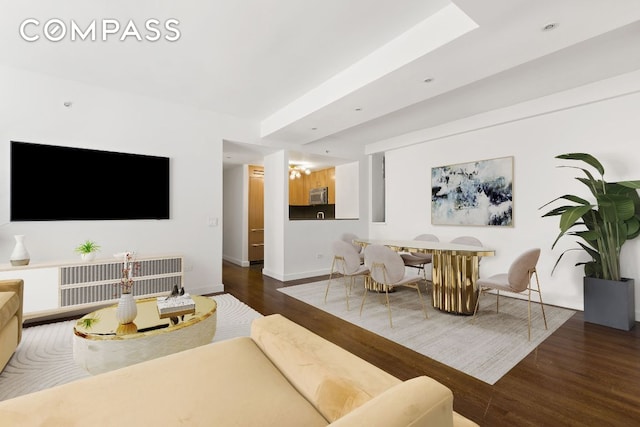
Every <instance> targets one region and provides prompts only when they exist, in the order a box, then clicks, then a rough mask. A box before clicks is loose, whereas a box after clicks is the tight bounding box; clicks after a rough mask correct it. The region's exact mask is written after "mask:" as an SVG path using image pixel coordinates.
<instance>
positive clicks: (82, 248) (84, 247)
mask: <svg viewBox="0 0 640 427" xmlns="http://www.w3.org/2000/svg"><path fill="white" fill-rule="evenodd" d="M99 250H100V246H98V244H97V243H96V242H94V241H93V240H86V241H85V242H84V243H82V244H81V245H79V246H78V247H77V248H76V249H75V251H76V252H77V253H79V254H80V258H82V260H83V261H86V262H89V261H93V260H94V259H95V257H96V252H98V251H99Z"/></svg>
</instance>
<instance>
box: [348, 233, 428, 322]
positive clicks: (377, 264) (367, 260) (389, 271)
mask: <svg viewBox="0 0 640 427" xmlns="http://www.w3.org/2000/svg"><path fill="white" fill-rule="evenodd" d="M364 264H365V265H366V266H367V267H368V268H369V270H370V273H369V274H370V276H371V279H372V280H373V281H375V282H376V283H378V284H379V285H381V286H382V290H383V291H384V294H385V297H386V305H387V309H388V312H389V325H390V326H391V327H392V328H393V320H392V319H391V304H390V302H389V292H390V291H393V290H394V288H395V287H397V286H405V287H408V288H413V289H415V290H416V291H418V299H419V300H420V303H421V304H422V311H423V312H424V317H425V318H427V319H428V318H429V315H428V314H427V307H426V305H425V303H424V300H423V299H422V293H421V292H420V287H419V286H418V283H419V281H420V280H421V279H420V276H414V275H407V274H406V272H405V268H404V262H403V261H402V258H401V257H400V254H398V253H397V252H394V251H393V250H391V249H389V248H388V247H386V246H383V245H369V246H367V247H366V248H364ZM367 293H368V291H367V289H366V288H365V292H364V295H363V297H362V304H360V315H361V316H362V309H363V308H364V303H365V300H366V298H367Z"/></svg>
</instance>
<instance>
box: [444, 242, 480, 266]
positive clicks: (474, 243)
mask: <svg viewBox="0 0 640 427" xmlns="http://www.w3.org/2000/svg"><path fill="white" fill-rule="evenodd" d="M449 243H455V244H458V245H467V246H478V247H482V242H481V241H480V240H479V239H478V238H476V237H473V236H458V237H456V238H455V239H453V240H451V242H449ZM480 261H482V257H481V256H479V257H478V262H480Z"/></svg>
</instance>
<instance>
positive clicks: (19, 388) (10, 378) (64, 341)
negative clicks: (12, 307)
mask: <svg viewBox="0 0 640 427" xmlns="http://www.w3.org/2000/svg"><path fill="white" fill-rule="evenodd" d="M212 298H213V299H215V300H216V302H217V304H218V308H217V319H216V334H215V336H214V337H213V342H217V341H222V340H226V339H229V338H234V337H240V336H249V334H250V332H251V322H252V321H253V319H256V318H258V317H261V316H262V315H261V314H260V313H258V312H257V311H255V310H253V309H252V308H251V307H249V306H248V305H246V304H244V303H242V302H241V301H239V300H238V299H236V298H235V297H233V296H232V295H229V294H223V295H216V296H214V297H212ZM74 324H75V320H68V321H64V322H56V323H49V324H46V325H41V326H32V327H29V328H25V329H24V330H23V333H22V341H21V342H20V345H19V346H18V348H17V350H16V352H15V353H14V355H13V357H12V358H11V359H10V360H9V363H8V364H7V366H6V367H5V368H4V370H3V371H2V373H0V400H6V399H10V398H12V397H16V396H20V395H23V394H27V393H32V392H34V391H38V390H44V389H46V388H49V387H53V386H56V385H60V384H65V383H68V382H71V381H75V380H78V379H81V378H86V377H89V376H90V374H88V373H87V372H86V371H84V370H83V369H82V368H80V367H79V366H78V365H76V363H75V362H74V360H73V340H72V338H73V325H74ZM1 424H2V422H0V425H1Z"/></svg>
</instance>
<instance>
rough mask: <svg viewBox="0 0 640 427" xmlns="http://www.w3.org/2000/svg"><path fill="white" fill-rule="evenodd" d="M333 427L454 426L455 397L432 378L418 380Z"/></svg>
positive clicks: (357, 410)
mask: <svg viewBox="0 0 640 427" xmlns="http://www.w3.org/2000/svg"><path fill="white" fill-rule="evenodd" d="M330 425H331V426H332V427H348V426H367V427H376V426H380V427H383V426H384V427H404V426H416V427H418V426H442V427H452V426H453V394H452V393H451V390H449V389H448V388H447V387H445V386H444V385H442V384H440V383H439V382H437V381H435V380H433V379H431V378H429V377H425V376H422V377H416V378H412V379H410V380H408V381H405V382H403V383H401V384H398V385H397V386H395V387H392V388H390V389H389V390H387V391H385V392H384V393H382V394H381V395H379V396H377V397H375V398H373V399H371V400H370V401H369V402H367V403H365V404H364V405H362V406H360V407H359V408H357V409H355V410H353V411H352V412H350V413H348V414H347V415H345V416H344V417H342V418H340V419H338V420H337V421H335V422H333V423H331V424H330Z"/></svg>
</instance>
